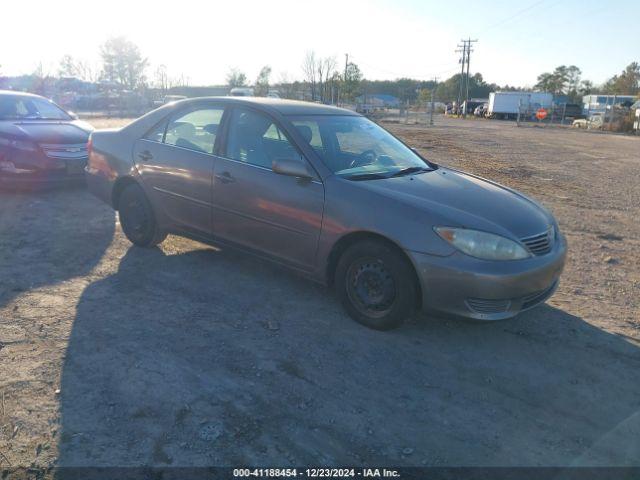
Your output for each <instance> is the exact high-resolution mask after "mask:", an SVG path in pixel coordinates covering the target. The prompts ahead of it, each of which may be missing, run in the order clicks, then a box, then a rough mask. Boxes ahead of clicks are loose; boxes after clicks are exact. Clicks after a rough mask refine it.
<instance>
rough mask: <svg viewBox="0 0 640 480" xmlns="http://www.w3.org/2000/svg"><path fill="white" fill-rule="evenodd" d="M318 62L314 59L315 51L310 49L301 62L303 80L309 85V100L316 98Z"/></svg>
mask: <svg viewBox="0 0 640 480" xmlns="http://www.w3.org/2000/svg"><path fill="white" fill-rule="evenodd" d="M317 69H318V62H317V61H316V53H315V52H314V51H313V50H311V51H309V52H307V54H306V55H305V57H304V61H303V62H302V72H303V73H304V80H305V81H306V82H307V83H308V84H309V86H310V87H311V100H315V99H316V78H317Z"/></svg>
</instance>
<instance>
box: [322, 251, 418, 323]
mask: <svg viewBox="0 0 640 480" xmlns="http://www.w3.org/2000/svg"><path fill="white" fill-rule="evenodd" d="M335 285H336V290H337V293H338V296H339V298H340V301H341V302H342V305H343V306H344V308H345V310H346V311H347V313H348V314H349V316H351V318H353V319H354V320H355V321H356V322H358V323H361V324H362V325H364V326H366V327H369V328H373V329H375V330H390V329H392V328H397V327H399V326H400V325H402V322H404V320H405V319H407V318H409V317H410V316H411V315H412V314H413V313H414V311H415V309H416V306H417V295H416V294H417V286H416V282H415V275H414V271H413V266H412V265H411V264H410V263H409V262H408V260H407V259H406V258H405V257H404V255H402V253H401V252H399V251H398V250H397V249H396V248H394V247H393V246H391V245H388V244H386V243H384V242H381V241H376V240H365V241H362V242H359V243H356V244H354V245H352V246H351V247H349V248H348V249H347V250H346V251H345V252H344V253H343V254H342V256H341V257H340V260H339V261H338V265H337V268H336V276H335Z"/></svg>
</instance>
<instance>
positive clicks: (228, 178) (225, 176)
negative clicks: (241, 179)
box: [216, 172, 236, 183]
mask: <svg viewBox="0 0 640 480" xmlns="http://www.w3.org/2000/svg"><path fill="white" fill-rule="evenodd" d="M216 178H217V179H218V180H220V181H221V182H222V183H231V182H235V181H236V179H235V178H233V175H231V174H230V173H229V172H222V173H219V174H217V175H216Z"/></svg>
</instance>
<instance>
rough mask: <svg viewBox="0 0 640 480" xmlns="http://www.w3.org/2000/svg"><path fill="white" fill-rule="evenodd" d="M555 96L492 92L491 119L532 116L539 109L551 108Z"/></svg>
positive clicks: (490, 96) (488, 112)
mask: <svg viewBox="0 0 640 480" xmlns="http://www.w3.org/2000/svg"><path fill="white" fill-rule="evenodd" d="M552 103H553V94H551V93H545V92H491V93H490V94H489V108H488V110H487V116H488V117H489V118H504V119H509V118H514V119H515V118H516V117H517V116H518V112H520V114H521V115H531V114H532V113H534V112H535V111H536V110H538V109H539V108H550V107H551V104H552Z"/></svg>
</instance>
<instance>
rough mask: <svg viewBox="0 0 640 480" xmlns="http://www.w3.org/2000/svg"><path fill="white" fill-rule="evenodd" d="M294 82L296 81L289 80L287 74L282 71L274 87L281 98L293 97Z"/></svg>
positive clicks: (294, 92) (294, 91)
mask: <svg viewBox="0 0 640 480" xmlns="http://www.w3.org/2000/svg"><path fill="white" fill-rule="evenodd" d="M295 83H297V82H293V81H291V79H290V78H289V75H288V74H287V73H286V72H283V73H281V74H280V76H279V77H278V83H276V85H275V87H276V88H277V89H278V93H279V94H280V96H281V97H282V98H294V97H295V95H296V89H295Z"/></svg>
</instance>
